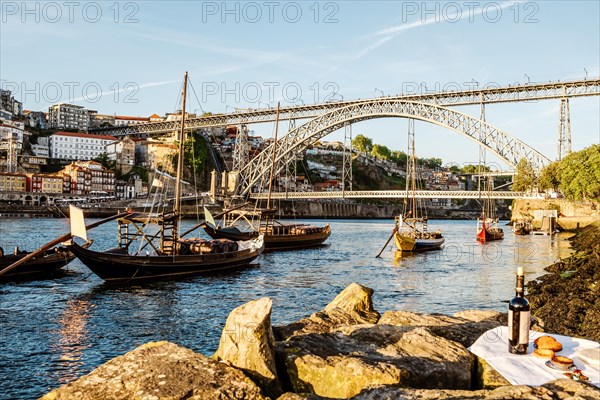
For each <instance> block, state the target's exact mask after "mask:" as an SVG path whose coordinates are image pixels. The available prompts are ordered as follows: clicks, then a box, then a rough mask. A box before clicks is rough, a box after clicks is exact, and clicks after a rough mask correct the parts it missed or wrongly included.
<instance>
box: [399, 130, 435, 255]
mask: <svg viewBox="0 0 600 400" xmlns="http://www.w3.org/2000/svg"><path fill="white" fill-rule="evenodd" d="M408 126H409V128H408V147H409V153H410V158H409V159H408V160H407V163H406V198H405V201H404V212H403V214H402V215H400V216H398V217H396V226H395V227H394V231H393V236H394V244H395V245H396V248H397V249H398V251H400V252H403V253H404V252H420V251H430V250H439V249H441V248H442V245H443V244H444V241H445V239H444V236H443V235H442V233H441V232H440V230H439V229H438V230H436V232H429V230H428V218H427V216H426V215H423V213H424V210H425V211H426V209H425V207H424V206H423V207H419V205H418V204H417V203H418V199H417V198H416V196H415V192H416V190H417V171H416V166H417V162H416V156H415V133H414V121H413V120H412V119H410V120H409V123H408Z"/></svg>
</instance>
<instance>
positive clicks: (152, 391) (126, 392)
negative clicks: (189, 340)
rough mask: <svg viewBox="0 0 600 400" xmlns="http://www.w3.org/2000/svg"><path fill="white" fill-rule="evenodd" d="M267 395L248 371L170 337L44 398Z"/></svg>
mask: <svg viewBox="0 0 600 400" xmlns="http://www.w3.org/2000/svg"><path fill="white" fill-rule="evenodd" d="M127 399H140V400H142V399H143V400H159V399H169V400H183V399H186V400H213V399H221V400H229V399H232V400H233V399H248V400H267V399H266V398H265V397H264V396H263V395H262V394H261V390H260V388H259V387H258V386H256V384H255V383H254V382H252V381H251V380H250V379H249V378H248V377H247V376H246V375H244V373H243V372H241V371H239V370H237V369H235V368H232V367H230V366H227V365H225V364H223V363H220V362H217V361H215V360H211V359H210V358H207V357H205V356H203V355H201V354H197V353H194V352H193V351H192V350H189V349H186V348H184V347H180V346H177V345H176V344H173V343H169V342H151V343H147V344H144V345H142V346H140V347H138V348H136V349H135V350H133V351H130V352H129V353H127V354H125V355H122V356H119V357H116V358H114V359H112V360H110V361H108V362H107V363H105V364H103V365H101V366H100V367H98V368H96V369H95V370H94V371H92V372H91V373H90V374H88V375H85V376H83V377H81V378H79V379H78V380H76V381H75V382H72V383H69V384H67V385H64V386H61V387H59V388H58V389H55V390H53V391H52V392H50V393H48V394H46V395H45V396H44V397H42V398H41V400H127Z"/></svg>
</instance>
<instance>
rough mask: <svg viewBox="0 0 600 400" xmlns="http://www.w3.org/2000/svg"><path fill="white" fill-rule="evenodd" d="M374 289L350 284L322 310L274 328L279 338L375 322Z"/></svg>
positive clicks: (283, 338) (376, 317)
mask: <svg viewBox="0 0 600 400" xmlns="http://www.w3.org/2000/svg"><path fill="white" fill-rule="evenodd" d="M372 296H373V289H370V288H368V287H365V286H361V285H359V284H357V283H352V284H350V285H349V286H348V287H347V288H346V289H344V290H343V291H342V292H341V293H340V294H338V295H337V296H336V298H335V299H333V301H332V302H331V303H329V304H328V305H327V306H326V307H325V309H324V310H323V311H320V312H317V313H314V314H312V315H311V316H310V317H308V318H303V319H301V320H300V321H298V322H294V323H292V324H289V325H286V326H283V327H278V328H275V334H276V337H277V339H279V340H285V339H287V338H289V337H291V336H298V335H305V334H309V333H327V332H333V331H334V330H335V329H336V328H338V327H341V326H350V325H359V324H375V323H377V320H379V313H378V312H377V311H375V310H374V309H373V301H372Z"/></svg>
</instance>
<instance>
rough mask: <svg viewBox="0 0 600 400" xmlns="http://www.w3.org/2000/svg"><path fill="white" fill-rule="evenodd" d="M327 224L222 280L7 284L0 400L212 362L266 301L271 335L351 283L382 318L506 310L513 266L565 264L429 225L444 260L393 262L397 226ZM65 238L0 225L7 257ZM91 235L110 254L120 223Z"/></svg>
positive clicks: (539, 269)
mask: <svg viewBox="0 0 600 400" xmlns="http://www.w3.org/2000/svg"><path fill="white" fill-rule="evenodd" d="M88 222H91V221H88ZM308 222H310V223H314V224H323V223H325V221H323V220H310V221H308ZM329 222H330V224H331V227H332V235H331V237H330V238H329V239H328V241H327V245H326V246H325V247H322V248H318V249H310V250H297V251H287V252H276V253H269V254H263V255H262V256H261V257H259V258H258V259H257V261H256V263H255V265H253V266H252V267H250V268H248V269H245V270H243V271H239V272H236V273H231V274H227V275H224V276H223V275H221V276H214V277H197V278H194V279H188V280H182V281H175V282H161V283H150V284H144V285H139V286H132V287H118V286H117V287H115V286H108V285H105V284H103V282H102V281H101V280H100V279H99V278H98V277H96V276H95V275H93V274H91V273H90V271H89V270H88V269H87V268H86V267H85V266H84V265H83V264H81V263H80V262H79V261H77V260H76V261H74V262H72V263H71V264H70V265H69V266H68V267H67V269H68V274H67V276H65V277H62V278H59V279H54V280H46V281H33V282H24V283H5V284H0V357H1V359H0V382H2V388H1V389H0V399H30V398H37V397H39V396H41V395H42V394H44V393H45V392H47V391H48V390H51V389H53V388H55V387H57V386H59V385H61V384H64V383H67V382H70V381H72V380H74V379H76V378H78V377H79V376H81V375H83V374H86V373H88V372H90V371H91V370H92V369H93V368H95V367H97V366H98V365H100V364H102V363H104V362H106V361H108V360H109V359H111V358H113V357H115V356H117V355H121V354H123V353H125V352H127V351H130V350H132V349H134V348H135V347H136V346H138V345H140V344H143V343H145V342H148V341H153V340H169V341H172V342H175V343H177V344H180V345H183V346H186V347H189V348H191V349H193V350H195V351H198V352H200V353H203V354H205V355H210V354H212V353H213V352H214V351H215V350H216V348H217V346H218V342H219V338H220V334H221V330H222V328H223V326H224V324H225V320H226V318H227V315H228V314H229V312H230V311H231V310H232V309H233V308H235V307H237V306H239V305H241V304H243V303H245V302H247V301H250V300H254V299H257V298H260V297H263V296H268V297H271V298H272V299H273V315H272V321H273V324H275V325H277V324H284V323H288V322H292V321H295V320H297V319H300V318H302V317H305V316H308V315H309V314H311V313H313V312H315V311H318V310H321V309H322V308H323V307H324V306H325V305H326V304H327V303H328V302H330V301H331V300H332V299H333V298H334V297H335V295H336V294H337V293H339V292H340V291H341V290H342V289H343V288H344V287H346V286H347V285H348V284H350V283H352V282H358V283H360V284H363V285H365V286H368V287H371V288H373V289H374V290H375V294H374V305H375V308H376V309H377V310H378V311H379V312H383V311H386V310H394V309H398V310H409V311H416V312H428V313H430V312H439V313H449V314H451V313H454V312H456V311H459V310H465V309H472V308H478V309H488V310H499V311H503V310H504V309H505V308H506V304H505V303H503V302H502V300H507V299H509V298H511V297H512V296H513V293H514V280H515V279H514V273H515V272H516V268H517V266H523V267H524V268H525V274H526V279H527V280H530V279H534V278H535V277H537V276H539V275H541V274H543V273H544V271H543V268H544V267H546V266H548V265H549V264H551V263H553V262H555V261H557V260H558V259H559V257H562V258H564V257H566V256H567V255H568V254H569V248H568V241H567V240H566V239H567V237H568V235H562V234H561V235H556V236H554V237H548V236H514V235H513V234H512V232H511V231H510V227H508V226H507V227H505V233H506V235H505V239H504V240H503V241H500V242H492V243H488V244H485V245H481V244H479V243H477V242H476V241H475V221H430V229H437V228H438V227H439V228H440V229H441V230H442V232H443V233H444V235H445V237H446V247H445V249H444V250H441V251H437V252H431V253H424V254H417V255H411V256H406V257H403V258H397V257H395V254H394V252H393V251H392V246H391V245H390V246H388V249H387V250H385V251H384V252H383V254H382V257H381V258H375V255H376V254H377V253H378V252H379V250H380V249H381V247H382V246H383V244H384V243H385V241H386V240H387V238H388V237H389V235H390V232H391V229H392V224H393V223H392V221H351V220H335V221H329ZM193 224H194V221H185V222H184V228H186V227H190V226H193ZM67 231H68V222H67V221H66V220H61V219H14V220H10V219H3V220H0V246H2V247H3V248H4V249H5V251H10V250H11V248H14V246H15V245H18V246H19V247H20V248H21V249H25V250H33V249H36V248H37V247H38V246H39V245H41V244H44V243H45V242H48V241H49V240H51V239H53V238H55V237H57V236H59V235H61V234H63V233H65V232H67ZM89 235H90V236H91V237H92V238H93V239H94V240H95V242H94V244H93V246H92V249H96V250H98V249H101V250H102V249H107V248H110V247H114V246H115V245H116V223H109V224H106V225H103V226H101V227H99V228H96V229H94V230H93V231H90V232H89ZM201 236H204V232H202V234H201Z"/></svg>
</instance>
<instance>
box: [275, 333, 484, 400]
mask: <svg viewBox="0 0 600 400" xmlns="http://www.w3.org/2000/svg"><path fill="white" fill-rule="evenodd" d="M277 354H278V357H280V359H281V360H282V362H283V364H284V365H285V367H286V370H287V373H288V377H289V380H290V383H291V385H292V389H293V390H294V391H295V392H298V393H302V392H306V393H314V394H317V395H319V396H324V397H332V398H348V397H352V396H354V395H357V394H358V393H360V392H361V391H362V390H364V389H365V388H367V387H369V386H372V385H394V386H403V387H414V388H448V389H458V388H459V389H469V388H470V387H471V374H472V368H473V356H472V355H471V354H470V353H469V352H468V351H467V350H466V349H465V347H464V346H462V345H461V344H459V343H456V342H452V341H450V340H447V339H444V338H442V337H439V336H437V335H434V334H432V333H431V332H430V331H429V330H427V329H426V328H409V327H397V326H389V325H374V326H373V325H366V326H354V327H353V328H352V329H349V330H347V331H346V332H343V331H338V332H335V333H320V334H316V333H313V334H303V335H299V336H294V337H292V338H290V339H288V340H287V341H285V342H281V343H278V345H277Z"/></svg>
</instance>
